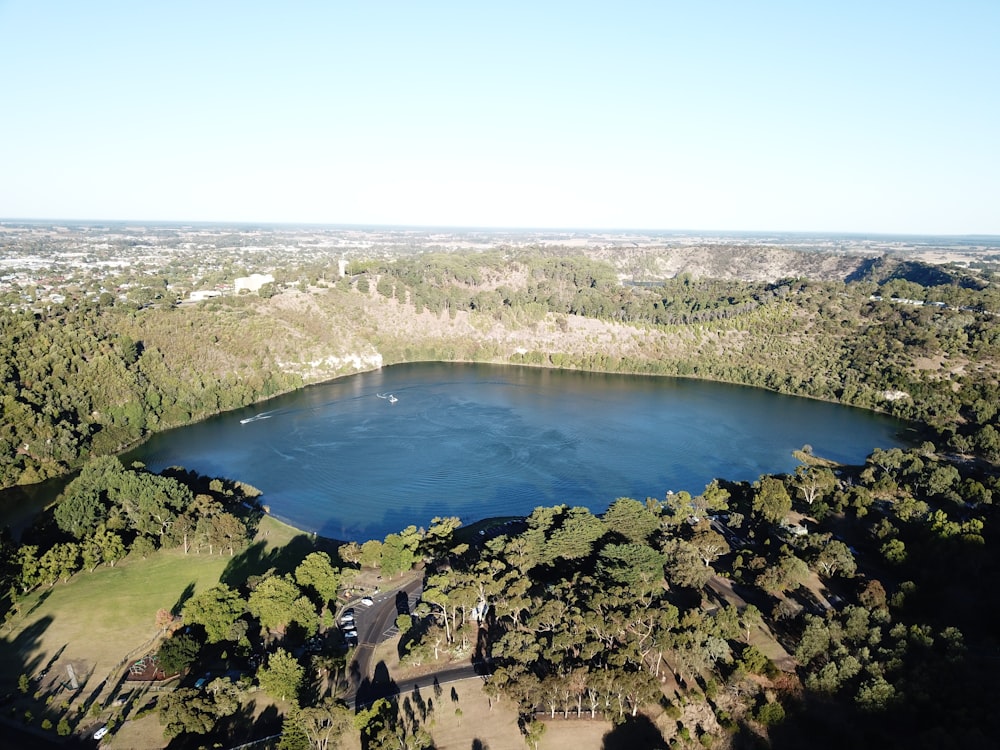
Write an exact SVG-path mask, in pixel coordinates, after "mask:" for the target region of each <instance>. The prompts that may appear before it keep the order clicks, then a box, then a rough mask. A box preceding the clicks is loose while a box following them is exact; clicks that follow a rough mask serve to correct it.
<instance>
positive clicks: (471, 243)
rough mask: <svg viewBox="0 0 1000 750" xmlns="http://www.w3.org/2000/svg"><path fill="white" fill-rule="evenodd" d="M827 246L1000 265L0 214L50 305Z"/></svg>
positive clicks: (966, 255) (614, 234) (17, 271)
mask: <svg viewBox="0 0 1000 750" xmlns="http://www.w3.org/2000/svg"><path fill="white" fill-rule="evenodd" d="M746 245H753V246H757V247H763V248H765V249H766V248H768V247H773V248H780V249H782V250H799V251H804V252H809V251H814V252H815V251H818V252H822V253H826V254H844V255H852V256H863V257H864V256H867V257H875V256H880V255H886V254H891V255H898V256H905V257H906V258H907V259H911V260H922V261H924V262H929V263H938V264H943V263H949V264H954V265H958V266H964V267H967V268H974V269H979V270H987V271H994V270H997V269H1000V237H996V236H954V237H946V236H906V235H900V236H893V235H862V234H857V235H854V234H831V235H821V234H803V233H759V234H755V233H732V232H728V233H715V234H713V233H693V232H692V233H685V232H655V231H597V230H594V231H587V230H570V229H567V230H533V229H524V230H513V229H489V228H482V229H474V228H431V227H413V228H407V227H369V228H365V227H352V226H329V227H327V226H303V227H295V226H283V225H273V226H268V225H260V226H250V225H223V224H219V225H214V224H182V223H176V224H171V223H148V224H146V223H133V222H122V223H117V222H45V221H17V220H7V221H0V304H3V305H4V306H6V307H8V308H22V309H24V308H28V309H31V308H39V307H41V308H44V307H45V306H47V305H63V304H70V305H72V304H74V303H79V302H81V301H83V300H88V299H89V300H92V301H94V302H100V301H101V300H102V295H104V297H103V300H104V301H105V302H107V303H110V302H113V301H115V300H122V301H130V302H134V303H136V304H138V305H140V306H142V305H146V304H152V303H160V304H162V303H171V304H180V303H183V302H186V301H189V302H194V301H200V300H205V299H208V298H211V297H214V296H220V295H225V294H239V293H241V292H257V293H259V292H260V291H261V289H263V288H266V286H267V285H269V284H274V283H275V276H274V273H273V272H274V271H275V270H276V269H281V268H283V267H288V266H296V267H299V268H301V267H303V266H308V265H310V264H316V265H317V266H322V267H324V268H326V267H328V266H329V265H330V259H331V258H332V257H337V258H339V259H341V261H342V262H341V263H340V265H339V269H340V273H341V274H343V273H344V272H345V269H346V264H347V261H349V260H352V259H360V258H366V259H372V258H380V257H389V256H398V255H403V254H416V253H424V252H435V251H436V252H448V251H455V250H472V251H487V250H495V249H500V250H503V249H516V248H531V247H538V248H563V249H569V250H574V249H575V250H578V251H581V252H592V253H595V254H599V255H603V256H605V257H607V256H614V255H615V254H617V253H622V252H626V251H635V250H636V249H639V250H643V249H647V250H649V249H656V248H660V249H669V248H682V249H692V248H698V247H720V246H746Z"/></svg>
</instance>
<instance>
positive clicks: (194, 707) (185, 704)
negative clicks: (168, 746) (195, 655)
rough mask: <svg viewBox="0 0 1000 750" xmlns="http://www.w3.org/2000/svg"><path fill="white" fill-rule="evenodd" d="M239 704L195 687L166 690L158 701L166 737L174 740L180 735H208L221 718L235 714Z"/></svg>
mask: <svg viewBox="0 0 1000 750" xmlns="http://www.w3.org/2000/svg"><path fill="white" fill-rule="evenodd" d="M238 705H239V704H238V703H237V702H235V701H232V700H229V699H228V697H224V700H222V701H218V702H217V701H216V694H213V693H211V692H209V691H201V690H197V689H195V688H178V689H177V690H174V691H172V692H168V693H165V694H164V695H163V696H162V697H161V698H160V700H159V708H160V723H161V724H163V725H164V728H163V736H164V737H166V738H167V739H173V738H174V737H177V736H179V735H181V734H185V733H188V734H208V733H209V732H211V731H212V729H213V728H214V727H215V725H216V723H217V722H218V720H219V719H220V718H222V717H224V716H231V715H232V714H233V713H235V711H236V708H237V707H238Z"/></svg>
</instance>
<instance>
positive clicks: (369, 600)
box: [361, 596, 375, 607]
mask: <svg viewBox="0 0 1000 750" xmlns="http://www.w3.org/2000/svg"><path fill="white" fill-rule="evenodd" d="M361 603H362V604H364V605H365V606H366V607H370V606H372V605H373V604H374V603H375V600H374V599H372V598H371V597H370V596H366V597H365V598H364V599H362V600H361Z"/></svg>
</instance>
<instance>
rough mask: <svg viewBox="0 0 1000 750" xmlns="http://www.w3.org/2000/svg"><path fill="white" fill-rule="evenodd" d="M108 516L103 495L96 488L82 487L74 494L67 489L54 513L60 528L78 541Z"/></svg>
mask: <svg viewBox="0 0 1000 750" xmlns="http://www.w3.org/2000/svg"><path fill="white" fill-rule="evenodd" d="M70 486H72V483H71V485H70ZM107 514H108V512H107V508H106V507H105V506H104V501H103V500H102V498H101V493H100V491H99V490H98V489H96V488H94V487H80V488H79V489H77V490H76V491H72V492H71V491H70V488H69V487H67V489H66V492H65V493H64V494H63V498H62V499H61V500H60V501H59V504H58V505H57V506H56V509H55V513H54V515H55V519H56V523H57V524H58V525H59V528H60V529H62V530H63V531H65V532H68V533H70V534H72V535H73V536H74V537H76V538H77V539H83V538H84V537H86V536H87V535H88V534H89V533H91V532H92V531H93V530H94V529H96V528H97V524H99V523H100V522H101V521H103V520H104V519H105V518H107Z"/></svg>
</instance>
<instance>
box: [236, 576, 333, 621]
mask: <svg viewBox="0 0 1000 750" xmlns="http://www.w3.org/2000/svg"><path fill="white" fill-rule="evenodd" d="M247 608H248V609H249V610H250V614H252V615H253V616H254V617H256V618H257V619H259V620H260V624H261V625H262V626H263V627H265V628H267V629H268V630H269V631H272V632H275V631H282V630H284V629H285V627H287V626H288V624H289V623H291V622H298V623H299V624H300V625H301V626H302V627H303V628H305V629H306V630H307V631H314V630H315V628H316V626H318V624H319V621H318V618H317V615H316V609H315V608H314V607H313V605H312V602H310V601H309V599H308V598H307V597H305V596H303V594H302V591H301V590H300V589H299V587H298V586H296V585H295V584H294V583H293V582H292V581H290V580H289V579H288V578H284V577H278V576H272V577H271V578H267V579H265V580H264V581H262V582H261V583H260V585H258V586H257V588H255V589H254V590H253V593H251V594H250V599H249V600H248V601H247Z"/></svg>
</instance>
